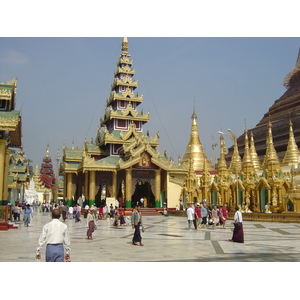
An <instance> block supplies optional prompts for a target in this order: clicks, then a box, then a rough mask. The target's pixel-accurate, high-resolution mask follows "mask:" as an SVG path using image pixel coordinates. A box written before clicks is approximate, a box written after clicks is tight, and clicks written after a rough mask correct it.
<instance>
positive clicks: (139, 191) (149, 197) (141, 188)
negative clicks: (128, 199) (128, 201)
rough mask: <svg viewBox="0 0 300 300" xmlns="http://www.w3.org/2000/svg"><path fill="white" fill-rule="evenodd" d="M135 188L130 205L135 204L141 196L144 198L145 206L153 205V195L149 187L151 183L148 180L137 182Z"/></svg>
mask: <svg viewBox="0 0 300 300" xmlns="http://www.w3.org/2000/svg"><path fill="white" fill-rule="evenodd" d="M134 188H135V190H134V193H133V195H132V206H134V205H136V204H137V202H139V201H140V199H141V198H146V206H145V207H155V196H154V194H153V192H152V189H151V184H150V182H149V181H146V182H144V183H142V182H137V183H136V185H135V187H134Z"/></svg>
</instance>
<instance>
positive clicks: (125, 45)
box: [122, 37, 128, 51]
mask: <svg viewBox="0 0 300 300" xmlns="http://www.w3.org/2000/svg"><path fill="white" fill-rule="evenodd" d="M122 51H128V39H127V37H124V38H123V41H122Z"/></svg>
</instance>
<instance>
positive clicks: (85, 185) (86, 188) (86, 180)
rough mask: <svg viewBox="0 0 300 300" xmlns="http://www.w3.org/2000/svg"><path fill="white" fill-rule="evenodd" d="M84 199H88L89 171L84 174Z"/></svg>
mask: <svg viewBox="0 0 300 300" xmlns="http://www.w3.org/2000/svg"><path fill="white" fill-rule="evenodd" d="M84 197H85V200H88V199H89V198H90V197H89V171H86V172H85V173H84Z"/></svg>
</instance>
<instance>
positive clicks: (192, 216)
mask: <svg viewBox="0 0 300 300" xmlns="http://www.w3.org/2000/svg"><path fill="white" fill-rule="evenodd" d="M186 214H187V219H188V229H189V230H192V224H193V223H194V220H195V212H194V210H193V207H192V204H190V207H189V208H188V209H187V210H186ZM194 225H195V223H194ZM195 229H197V227H196V228H195Z"/></svg>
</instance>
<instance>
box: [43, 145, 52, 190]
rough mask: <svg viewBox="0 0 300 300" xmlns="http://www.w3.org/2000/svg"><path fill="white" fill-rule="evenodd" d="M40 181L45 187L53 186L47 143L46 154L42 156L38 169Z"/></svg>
mask: <svg viewBox="0 0 300 300" xmlns="http://www.w3.org/2000/svg"><path fill="white" fill-rule="evenodd" d="M40 174H41V181H42V182H43V184H44V185H45V187H47V188H51V189H54V188H55V175H54V172H53V165H52V159H51V157H50V156H49V145H47V149H46V156H45V157H44V158H43V162H42V165H41V169H40Z"/></svg>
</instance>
